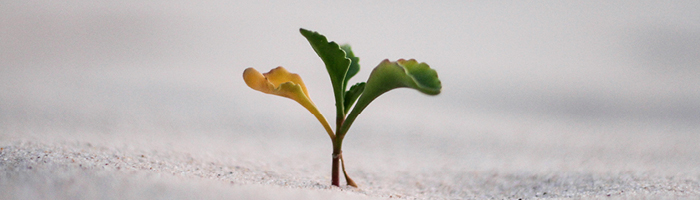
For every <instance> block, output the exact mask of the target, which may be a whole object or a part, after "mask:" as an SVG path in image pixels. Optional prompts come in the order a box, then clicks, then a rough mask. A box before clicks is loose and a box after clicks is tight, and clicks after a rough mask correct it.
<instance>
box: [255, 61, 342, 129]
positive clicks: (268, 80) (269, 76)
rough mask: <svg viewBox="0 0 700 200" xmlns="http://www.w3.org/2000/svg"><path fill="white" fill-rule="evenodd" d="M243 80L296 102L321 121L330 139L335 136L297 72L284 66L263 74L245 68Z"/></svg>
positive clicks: (256, 87) (261, 89) (256, 88)
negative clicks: (291, 71)
mask: <svg viewBox="0 0 700 200" xmlns="http://www.w3.org/2000/svg"><path fill="white" fill-rule="evenodd" d="M243 80H244V81H245V83H246V84H247V85H248V87H250V88H253V89H254V90H257V91H260V92H263V93H267V94H273V95H277V96H283V97H287V98H290V99H293V100H294V101H296V102H298V103H299V104H301V105H302V106H304V108H306V109H307V110H309V112H311V114H313V115H314V116H316V119H318V121H319V122H321V125H323V128H325V129H326V132H328V135H329V136H330V137H331V139H334V138H335V134H333V130H332V129H331V127H330V125H329V124H328V121H326V118H325V117H323V115H322V114H321V112H319V111H318V108H316V105H315V104H314V103H313V102H312V101H311V98H309V92H308V91H307V90H306V86H305V85H304V81H302V80H301V77H299V75H298V74H294V73H290V72H289V71H287V69H285V68H284V67H277V68H274V69H272V70H270V72H267V73H264V74H261V73H260V72H258V70H255V69H253V68H247V69H245V71H243Z"/></svg>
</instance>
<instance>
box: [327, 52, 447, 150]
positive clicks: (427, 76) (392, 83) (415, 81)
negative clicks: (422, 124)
mask: <svg viewBox="0 0 700 200" xmlns="http://www.w3.org/2000/svg"><path fill="white" fill-rule="evenodd" d="M401 87H407V88H413V89H416V90H418V91H420V92H422V93H425V94H428V95H437V94H440V90H441V89H442V84H441V83H440V79H438V75H437V72H436V71H435V70H433V69H431V68H430V66H428V64H425V63H418V62H417V61H416V60H413V59H411V60H403V59H401V60H398V61H396V62H390V61H389V60H384V61H382V62H381V63H379V65H378V66H377V67H376V68H374V70H372V73H371V74H370V75H369V79H368V80H367V84H366V85H365V88H364V91H363V92H362V95H361V96H360V98H359V99H358V100H357V104H355V107H354V108H353V109H352V111H351V112H350V114H348V118H347V119H346V120H345V122H344V123H343V125H342V127H341V128H340V129H339V131H338V132H336V137H339V138H341V139H342V138H343V137H344V136H345V133H347V131H348V129H349V128H350V126H351V125H352V123H353V122H354V121H355V118H357V115H359V114H360V113H361V112H362V111H363V110H364V109H365V108H366V107H367V105H369V103H371V102H372V101H373V100H374V99H376V98H377V97H379V96H380V95H382V94H384V93H385V92H388V91H389V90H392V89H395V88H401Z"/></svg>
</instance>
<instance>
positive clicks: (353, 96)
mask: <svg viewBox="0 0 700 200" xmlns="http://www.w3.org/2000/svg"><path fill="white" fill-rule="evenodd" d="M364 90H365V82H360V83H357V84H355V85H353V86H352V87H350V89H349V90H348V91H347V92H345V113H347V112H348V111H349V110H350V107H352V104H354V103H355V101H357V98H358V97H360V94H362V91H364Z"/></svg>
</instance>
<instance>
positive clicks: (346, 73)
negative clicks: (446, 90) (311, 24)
mask: <svg viewBox="0 0 700 200" xmlns="http://www.w3.org/2000/svg"><path fill="white" fill-rule="evenodd" d="M299 31H300V32H301V34H302V35H303V36H304V37H306V39H307V40H308V41H309V43H310V44H311V47H312V48H313V49H314V51H315V52H316V54H318V56H319V57H321V60H323V63H324V64H325V65H326V70H327V71H328V75H330V78H331V84H332V86H333V94H334V96H335V107H336V118H335V125H336V126H335V127H336V130H335V132H334V131H333V129H332V128H331V126H330V125H329V124H328V121H326V118H325V117H323V115H322V114H321V112H319V111H318V108H316V105H315V104H314V103H313V102H312V101H311V98H310V97H309V92H308V91H307V90H306V86H305V85H304V82H303V81H302V80H301V77H299V75H297V74H294V73H290V72H289V71H287V70H286V69H284V68H283V67H277V68H274V69H272V70H270V72H267V73H264V74H261V73H260V72H258V71H257V70H255V69H253V68H247V69H245V71H244V72H243V79H244V80H245V82H246V84H247V85H248V86H249V87H250V88H253V89H255V90H258V91H261V92H263V93H267V94H274V95H278V96H283V97H287V98H290V99H293V100H294V101H296V102H298V103H299V104H301V105H302V106H304V108H306V109H307V110H309V112H311V114H313V115H314V116H315V117H316V119H318V121H319V122H321V125H323V128H324V129H325V130H326V132H327V133H328V136H330V138H331V141H332V143H333V165H332V170H331V184H332V185H334V186H339V185H340V184H339V176H340V173H339V171H338V170H339V168H340V167H341V166H342V170H343V174H344V175H345V181H346V183H347V184H348V185H350V186H353V187H357V184H355V182H354V181H353V180H352V179H351V178H350V177H349V176H348V174H347V172H346V171H345V161H343V154H342V151H341V147H342V144H343V138H345V135H346V134H347V132H348V130H349V129H350V126H351V125H352V123H353V122H354V121H355V118H357V115H359V114H360V113H361V112H362V111H363V110H364V109H365V108H367V105H369V103H371V102H372V101H373V100H374V99H376V98H377V97H379V96H380V95H382V94H383V93H385V92H387V91H389V90H392V89H395V88H401V87H407V88H413V89H416V90H418V91H420V92H422V93H425V94H428V95H437V94H439V93H440V90H441V89H442V84H441V83H440V80H439V79H438V75H437V72H436V71H435V70H433V69H431V68H430V66H428V64H425V63H419V62H417V61H416V60H413V59H411V60H404V59H399V60H397V61H396V62H391V61H389V60H388V59H386V60H384V61H382V62H380V63H379V65H378V66H377V67H375V68H374V70H372V73H370V75H369V79H367V82H366V83H365V82H360V83H356V84H354V85H353V86H352V87H350V88H349V89H348V88H347V87H348V81H349V80H350V78H352V77H353V76H355V74H357V72H359V71H360V64H359V61H360V59H359V58H358V57H355V54H354V53H353V52H352V49H350V46H349V45H342V46H341V45H338V44H337V43H335V42H332V41H331V42H328V40H327V39H326V37H325V36H323V35H321V34H319V33H317V32H312V31H309V30H305V29H300V30H299ZM350 108H352V109H350Z"/></svg>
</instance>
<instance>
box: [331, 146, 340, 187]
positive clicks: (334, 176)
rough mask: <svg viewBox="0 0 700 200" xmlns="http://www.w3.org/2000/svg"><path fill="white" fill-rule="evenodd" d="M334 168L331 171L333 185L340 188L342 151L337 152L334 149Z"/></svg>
mask: <svg viewBox="0 0 700 200" xmlns="http://www.w3.org/2000/svg"><path fill="white" fill-rule="evenodd" d="M333 149H334V150H333V166H332V167H333V168H332V169H331V185H335V186H338V187H340V171H338V169H339V168H340V150H338V151H337V152H336V150H335V148H333Z"/></svg>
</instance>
